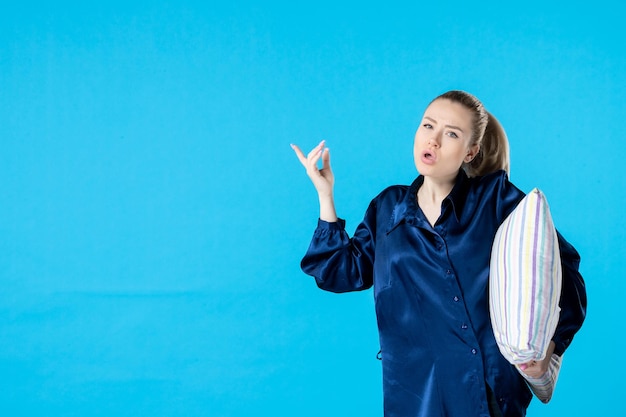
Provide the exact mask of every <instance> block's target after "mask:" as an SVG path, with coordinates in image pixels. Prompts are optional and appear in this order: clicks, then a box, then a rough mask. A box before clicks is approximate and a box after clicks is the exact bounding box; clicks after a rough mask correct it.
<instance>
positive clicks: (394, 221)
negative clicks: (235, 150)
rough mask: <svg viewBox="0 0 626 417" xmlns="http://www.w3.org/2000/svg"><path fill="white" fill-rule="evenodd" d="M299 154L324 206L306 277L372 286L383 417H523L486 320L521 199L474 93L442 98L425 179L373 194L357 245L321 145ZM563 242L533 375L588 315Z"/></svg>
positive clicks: (518, 392) (430, 110)
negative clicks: (553, 324) (556, 294)
mask: <svg viewBox="0 0 626 417" xmlns="http://www.w3.org/2000/svg"><path fill="white" fill-rule="evenodd" d="M292 148H293V149H294V151H295V153H296V155H297V156H298V158H299V160H300V162H301V163H302V165H303V166H304V167H305V168H306V171H307V174H308V176H309V177H310V179H311V180H312V182H313V184H314V186H315V188H316V190H317V193H318V197H319V203H320V218H319V221H318V226H317V229H316V230H315V233H314V236H313V240H312V242H311V245H310V247H309V249H308V251H307V253H306V255H305V256H304V258H303V260H302V269H303V271H304V272H306V273H307V274H309V275H312V276H313V277H315V280H316V282H317V285H318V286H319V287H320V288H321V289H324V290H328V291H333V292H347V291H359V290H365V289H368V288H371V287H373V288H374V297H375V306H376V316H377V322H378V330H379V337H380V348H381V358H382V366H383V391H384V410H385V416H387V417H418V416H420V417H422V416H423V417H433V416H438V417H445V416H449V417H471V416H504V417H513V416H524V415H525V414H526V408H527V407H528V404H529V403H530V400H531V398H532V394H531V392H530V390H529V389H528V387H527V385H526V383H525V381H524V379H523V378H522V376H521V375H520V374H519V372H518V371H517V370H516V369H515V367H514V366H512V365H511V364H509V363H508V362H507V361H506V359H504V357H503V356H502V355H501V354H500V352H499V350H498V347H497V345H496V341H495V339H494V335H493V331H492V328H491V322H490V317H489V305H488V291H487V282H488V277H489V260H490V254H491V246H492V242H493V238H494V235H495V233H496V230H497V229H498V226H499V225H500V224H501V223H502V221H503V220H504V219H505V218H506V216H507V215H508V214H509V213H510V212H511V211H512V210H513V209H514V208H515V206H516V205H517V203H518V202H519V201H520V200H521V199H522V198H523V197H524V193H522V192H521V191H520V190H519V189H518V188H516V187H515V186H514V185H513V184H511V183H510V182H509V180H508V177H507V171H508V142H507V138H506V135H505V134H504V131H503V130H502V128H501V127H500V125H499V123H498V122H497V120H496V119H495V118H494V117H493V116H491V115H490V114H489V113H488V112H487V111H486V110H485V109H484V107H483V105H482V104H481V102H480V101H479V100H478V99H476V98H475V97H474V96H472V95H470V94H468V93H465V92H462V91H450V92H447V93H445V94H442V95H441V96H439V97H437V98H435V99H434V100H433V101H432V102H431V103H430V105H429V106H428V107H427V109H426V111H425V112H424V116H423V119H422V122H421V124H420V126H419V127H418V129H417V132H416V134H415V143H414V148H413V154H414V158H415V166H416V168H417V171H418V172H419V174H420V175H419V176H418V177H417V179H416V180H415V181H414V182H413V184H411V185H410V186H392V187H389V188H387V189H385V190H384V191H382V192H381V193H380V194H379V195H378V196H377V197H375V198H374V200H372V202H371V203H370V205H369V207H368V209H367V211H366V213H365V217H364V219H363V221H362V222H361V223H360V224H359V226H358V227H357V229H356V231H355V233H354V235H353V237H352V238H350V237H349V236H348V234H347V233H346V231H345V221H344V220H342V219H339V218H338V217H337V214H336V212H335V206H334V201H333V184H334V177H333V173H332V170H331V167H330V154H329V151H328V149H326V148H325V144H324V142H321V143H320V144H319V145H318V146H317V147H315V148H314V149H313V150H312V151H311V152H310V153H309V154H308V155H306V156H305V155H304V154H303V152H302V151H301V150H300V149H299V148H298V147H297V146H295V145H292ZM320 159H321V160H322V168H321V169H318V166H317V163H318V161H319V160H320ZM559 246H560V251H561V258H562V269H563V290H562V294H561V301H560V306H561V315H560V319H559V324H558V327H557V330H556V333H555V334H554V337H553V340H552V343H551V344H550V348H549V351H548V352H547V354H546V360H544V361H537V362H532V363H528V364H524V366H521V367H520V368H522V369H523V372H525V373H526V374H527V375H529V376H533V377H539V376H541V375H542V374H543V373H544V372H545V371H546V370H547V369H548V364H549V361H550V357H551V355H552V353H554V354H556V355H559V356H560V355H562V354H563V352H564V351H565V349H566V348H567V347H568V346H569V344H570V342H571V340H572V338H573V336H574V334H575V333H576V332H577V331H578V329H579V328H580V326H581V325H582V322H583V320H584V316H585V310H586V295H585V287H584V283H583V280H582V277H581V276H580V274H579V273H578V264H579V260H580V258H579V255H578V253H577V252H576V250H575V249H574V248H573V247H572V246H571V245H570V244H569V243H567V242H566V241H565V240H564V239H563V238H562V236H561V235H560V234H559Z"/></svg>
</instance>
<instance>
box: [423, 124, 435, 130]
mask: <svg viewBox="0 0 626 417" xmlns="http://www.w3.org/2000/svg"><path fill="white" fill-rule="evenodd" d="M422 126H424V128H426V129H432V128H433V125H431V124H430V123H424V124H423V125H422Z"/></svg>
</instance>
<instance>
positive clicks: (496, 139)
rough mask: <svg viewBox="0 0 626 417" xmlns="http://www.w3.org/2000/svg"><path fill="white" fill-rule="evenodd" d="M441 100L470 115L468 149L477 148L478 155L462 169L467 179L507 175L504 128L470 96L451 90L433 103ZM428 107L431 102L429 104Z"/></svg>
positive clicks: (508, 158)
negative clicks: (470, 128) (498, 174)
mask: <svg viewBox="0 0 626 417" xmlns="http://www.w3.org/2000/svg"><path fill="white" fill-rule="evenodd" d="M439 99H443V100H450V101H452V102H454V103H459V104H461V105H462V106H463V107H465V108H466V109H468V110H469V111H470V112H472V115H473V116H474V117H473V121H472V139H471V141H470V147H472V146H475V145H479V146H480V148H479V151H478V153H477V154H476V155H475V156H474V159H472V160H471V161H470V162H468V163H463V169H464V170H465V172H466V173H467V175H468V176H470V177H478V176H481V175H486V174H490V173H492V172H495V171H498V170H504V171H506V173H507V174H509V173H510V156H509V140H508V138H507V136H506V132H505V131H504V128H503V127H502V125H501V124H500V122H498V119H496V118H495V117H494V116H493V115H492V114H491V113H489V112H488V111H487V110H486V109H485V106H483V104H482V103H481V102H480V100H478V98H476V97H475V96H473V95H472V94H470V93H466V92H465V91H459V90H452V91H448V92H446V93H443V94H441V95H440V96H438V97H436V98H435V99H434V100H433V101H436V100H439ZM431 103H432V102H431Z"/></svg>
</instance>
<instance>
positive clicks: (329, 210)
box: [291, 141, 376, 292]
mask: <svg viewBox="0 0 626 417" xmlns="http://www.w3.org/2000/svg"><path fill="white" fill-rule="evenodd" d="M291 147H292V148H293V150H294V151H295V153H296V155H297V156H298V159H299V160H300V163H301V164H302V165H303V166H304V167H305V169H306V172H307V175H308V176H309V178H310V179H311V181H312V182H313V185H314V186H315V189H316V191H317V194H318V198H319V203H320V218H319V221H318V225H317V228H316V229H315V233H314V234H313V239H312V240H311V244H310V245H309V249H308V250H307V253H306V255H305V256H304V258H303V259H302V263H301V267H302V270H303V271H304V272H305V273H306V274H308V275H311V276H313V277H314V278H315V281H316V283H317V285H318V287H320V288H321V289H324V290H327V291H332V292H347V291H359V290H364V289H367V288H370V287H371V286H372V283H373V278H372V277H373V262H374V244H373V242H374V230H375V220H376V214H375V213H376V209H375V204H374V203H372V204H371V205H370V208H369V209H368V211H367V213H366V215H365V219H364V220H363V222H362V223H361V224H360V225H359V226H358V227H357V230H356V232H355V234H354V236H353V237H352V238H350V237H349V236H348V234H347V233H346V231H345V221H344V220H342V219H339V218H338V217H337V213H336V210H335V204H334V198H333V186H334V175H333V172H332V170H331V168H330V153H329V151H328V149H325V148H324V141H322V142H320V143H319V144H318V145H317V146H316V147H315V148H313V150H311V152H309V154H308V155H306V156H305V155H304V153H303V152H302V151H301V150H300V148H298V147H297V146H296V145H291ZM320 158H321V159H322V169H318V167H317V163H318V161H319V160H320Z"/></svg>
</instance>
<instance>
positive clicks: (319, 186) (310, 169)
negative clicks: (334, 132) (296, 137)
mask: <svg viewBox="0 0 626 417" xmlns="http://www.w3.org/2000/svg"><path fill="white" fill-rule="evenodd" d="M325 143H326V142H325V141H321V142H320V143H319V144H318V145H317V146H316V147H315V148H313V149H312V150H311V152H309V154H308V155H306V156H305V155H304V153H303V152H302V151H301V150H300V148H299V147H298V146H296V145H293V144H292V145H291V148H292V149H293V150H294V151H295V152H296V155H297V157H298V159H299V160H300V163H301V164H302V166H304V168H305V169H306V173H307V175H308V176H309V178H310V179H311V181H312V182H313V185H314V186H315V189H316V190H317V193H318V194H319V196H320V197H331V196H332V194H333V186H334V184H335V177H334V175H333V171H332V169H331V168H330V151H329V150H328V148H325V147H324V145H325ZM320 158H321V159H322V169H319V168H318V166H317V163H318V161H319V160H320Z"/></svg>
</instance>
